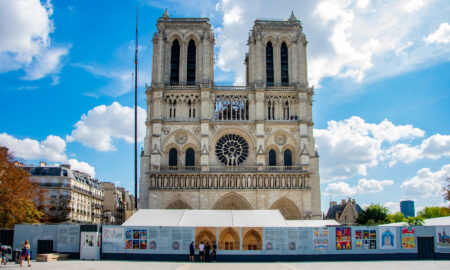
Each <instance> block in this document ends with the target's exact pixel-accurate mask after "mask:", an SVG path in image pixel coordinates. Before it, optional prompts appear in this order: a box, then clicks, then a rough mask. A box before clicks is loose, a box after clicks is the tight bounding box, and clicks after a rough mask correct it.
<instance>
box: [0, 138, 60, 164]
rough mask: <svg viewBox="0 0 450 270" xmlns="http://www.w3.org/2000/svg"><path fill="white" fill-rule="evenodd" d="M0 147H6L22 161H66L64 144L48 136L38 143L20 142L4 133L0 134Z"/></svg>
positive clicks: (27, 139)
mask: <svg viewBox="0 0 450 270" xmlns="http://www.w3.org/2000/svg"><path fill="white" fill-rule="evenodd" d="M0 145H3V146H6V147H8V148H9V149H10V150H11V152H12V153H13V154H14V155H15V156H16V157H19V158H23V159H33V160H37V159H45V160H48V161H56V162H61V161H65V160H66V159H67V156H66V154H65V150H66V142H65V141H64V140H63V139H61V138H60V137H58V136H53V135H49V136H48V137H47V138H46V139H45V140H43V141H41V142H39V141H37V140H33V139H29V138H25V139H23V140H20V139H17V138H14V137H13V136H11V135H8V134H6V133H0Z"/></svg>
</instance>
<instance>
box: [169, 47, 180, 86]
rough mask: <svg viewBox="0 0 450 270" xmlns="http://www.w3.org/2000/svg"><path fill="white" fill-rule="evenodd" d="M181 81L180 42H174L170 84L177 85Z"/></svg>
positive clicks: (171, 56)
mask: <svg viewBox="0 0 450 270" xmlns="http://www.w3.org/2000/svg"><path fill="white" fill-rule="evenodd" d="M179 81H180V43H179V42H178V40H176V39H175V40H174V41H173V42H172V51H171V54H170V84H172V85H177V84H178V83H179Z"/></svg>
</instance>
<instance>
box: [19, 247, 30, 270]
mask: <svg viewBox="0 0 450 270" xmlns="http://www.w3.org/2000/svg"><path fill="white" fill-rule="evenodd" d="M30 249H31V248H30V243H28V240H25V242H24V243H23V245H22V256H21V258H20V266H22V262H23V259H26V260H27V262H28V267H30V266H31V263H30V253H31V252H30Z"/></svg>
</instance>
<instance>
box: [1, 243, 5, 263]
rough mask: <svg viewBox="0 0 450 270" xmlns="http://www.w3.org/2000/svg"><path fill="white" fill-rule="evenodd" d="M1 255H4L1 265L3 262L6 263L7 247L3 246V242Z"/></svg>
mask: <svg viewBox="0 0 450 270" xmlns="http://www.w3.org/2000/svg"><path fill="white" fill-rule="evenodd" d="M0 255H1V256H2V257H1V261H0V267H1V265H2V264H4V265H6V247H5V246H2V245H1V244H0Z"/></svg>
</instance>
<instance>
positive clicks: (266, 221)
mask: <svg viewBox="0 0 450 270" xmlns="http://www.w3.org/2000/svg"><path fill="white" fill-rule="evenodd" d="M310 221H311V220H310ZM289 222H291V221H289ZM302 222H305V221H302ZM312 222H315V221H312ZM319 223H320V222H319ZM319 223H317V224H319ZM299 224H300V223H299ZM301 224H303V223H301ZM333 225H334V224H333ZM122 226H171V227H289V225H288V221H286V220H285V219H284V217H283V216H282V215H281V213H280V211H278V210H170V209H140V210H138V211H137V212H136V213H135V214H134V215H132V216H131V217H130V218H129V219H128V220H127V221H126V222H125V223H123V224H122ZM314 226H323V225H314Z"/></svg>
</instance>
